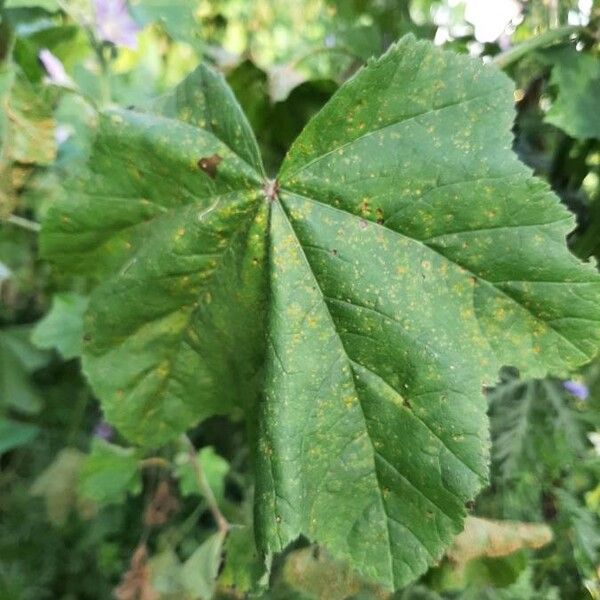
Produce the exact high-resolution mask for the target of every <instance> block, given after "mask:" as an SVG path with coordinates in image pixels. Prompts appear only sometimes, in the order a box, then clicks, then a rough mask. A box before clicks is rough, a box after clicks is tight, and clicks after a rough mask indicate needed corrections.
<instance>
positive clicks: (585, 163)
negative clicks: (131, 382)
mask: <svg viewBox="0 0 600 600" xmlns="http://www.w3.org/2000/svg"><path fill="white" fill-rule="evenodd" d="M481 4H484V3H477V2H468V3H466V6H465V3H463V2H459V1H452V2H451V1H447V2H442V1H429V0H413V1H412V2H409V1H403V0H396V1H393V0H378V1H373V2H369V1H363V0H351V1H347V0H339V1H337V0H329V1H327V2H325V1H322V0H302V1H298V2H290V3H283V2H279V1H277V0H271V1H269V0H258V1H255V2H254V1H253V2H247V1H245V0H213V1H210V2H209V1H201V0H197V1H196V0H177V1H172V2H158V1H157V0H137V1H134V2H131V3H130V5H129V7H128V11H129V12H123V10H120V9H119V5H120V3H119V2H116V3H106V2H100V1H99V0H98V1H97V2H96V3H95V4H91V3H88V2H86V0H39V1H37V2H36V1H34V0H4V2H0V6H1V7H2V8H1V12H0V16H1V21H0V104H1V111H0V144H1V145H0V218H1V219H2V221H3V222H2V224H0V294H1V303H0V326H1V330H0V453H1V456H0V466H1V472H0V598H2V599H4V598H6V599H7V600H12V599H20V598H23V599H28V598H32V599H33V598H35V599H39V598H59V599H67V598H77V599H79V598H82V599H87V598H90V599H92V598H94V599H95V598H110V597H117V598H119V599H121V600H133V599H136V598H139V599H144V600H149V599H155V598H183V599H185V598H190V599H192V598H210V597H213V596H214V597H221V598H242V597H245V596H246V595H249V594H250V595H253V596H258V597H264V598H282V599H283V598H298V599H300V598H301V599H304V598H307V599H308V598H323V599H329V598H331V599H333V598H339V599H343V598H363V599H368V598H383V597H386V596H385V594H384V592H383V591H382V590H379V589H377V588H376V587H374V586H372V585H371V584H369V583H368V582H364V581H361V580H360V579H359V578H357V577H356V576H355V575H354V574H353V573H352V572H351V571H350V570H349V569H348V568H347V567H346V566H345V565H343V564H338V563H336V562H334V561H332V560H331V559H330V558H329V557H327V556H326V555H325V554H324V553H323V552H321V551H320V550H319V549H318V548H314V547H310V546H307V545H306V544H304V543H302V542H301V541H300V542H299V543H298V544H297V546H296V547H294V548H290V549H289V550H288V551H287V552H286V553H285V555H284V556H282V557H279V558H278V559H277V561H276V563H275V564H274V566H273V571H272V574H271V576H270V582H269V583H270V585H269V586H268V587H269V589H267V581H266V580H265V575H264V569H263V565H261V562H260V560H259V559H258V557H257V556H256V551H255V549H254V547H253V543H252V536H251V535H250V531H249V526H250V523H251V511H252V508H251V506H252V477H251V473H250V469H249V467H250V464H249V456H248V451H247V445H246V439H245V437H246V434H245V430H244V427H243V425H242V423H241V421H237V420H236V419H231V420H225V419H221V418H213V419H211V420H209V421H206V422H205V423H203V424H202V425H201V426H199V427H198V428H196V429H195V430H193V431H190V432H189V435H188V436H186V437H184V438H182V439H181V440H179V442H177V443H173V444H170V445H168V446H164V447H159V448H155V449H153V450H152V451H147V450H143V451H142V450H140V449H139V448H136V447H129V446H128V445H127V444H126V443H125V441H124V440H123V439H122V438H120V437H119V433H118V432H116V431H114V430H113V429H112V428H111V427H110V426H108V425H107V424H106V423H105V422H104V421H103V420H102V415H101V412H100V409H99V406H98V404H97V402H96V400H95V398H94V397H93V395H92V393H91V392H90V390H89V388H88V387H87V385H86V383H85V381H84V379H83V377H82V374H81V368H80V364H79V359H78V357H79V355H80V352H81V338H82V331H83V327H82V317H83V313H84V311H85V309H86V307H87V301H88V300H87V298H88V293H89V291H90V289H91V288H92V287H93V285H94V283H95V281H94V276H93V275H89V276H85V275H79V276H77V277H73V276H70V275H67V274H65V273H62V272H61V271H60V270H58V269H53V270H52V269H50V268H49V266H48V265H47V264H46V263H45V262H43V261H41V260H40V259H39V257H38V256H39V255H38V248H37V244H38V240H37V229H38V226H37V223H38V222H40V220H41V219H42V218H43V216H44V214H45V213H46V211H47V210H48V207H49V206H50V205H51V204H52V202H53V199H54V198H55V197H56V193H57V189H58V185H59V183H60V182H61V181H62V180H63V179H64V178H65V177H66V176H67V175H68V174H69V173H72V172H74V171H76V170H77V169H78V168H79V167H80V166H81V164H82V162H83V161H84V160H85V158H86V156H87V152H88V144H89V140H90V137H91V132H92V131H93V130H94V127H95V125H96V116H95V109H96V108H98V107H103V106H107V105H109V104H110V103H118V104H121V105H124V106H128V105H132V106H143V105H145V104H146V103H148V101H149V100H150V99H151V98H153V97H155V96H156V95H159V94H161V93H162V92H164V91H166V90H167V89H169V88H170V87H172V86H173V85H175V84H176V83H178V82H179V81H180V80H181V79H182V78H183V77H184V76H185V75H187V74H188V73H189V72H191V71H192V70H193V68H194V67H195V66H196V64H197V63H198V61H199V60H201V59H202V60H205V61H208V62H210V63H213V64H214V65H216V67H217V68H218V69H220V70H222V71H223V72H224V73H225V75H226V77H227V80H228V82H229V83H230V85H231V86H232V88H233V90H234V91H235V93H236V95H237V97H238V99H239V101H240V103H241V104H242V106H243V108H244V110H245V112H246V114H247V115H248V116H249V119H250V121H251V124H252V126H253V128H254V130H255V131H256V133H257V137H258V140H259V144H260V146H261V151H262V153H263V156H264V157H265V162H266V167H267V170H268V171H269V172H274V171H275V170H276V169H277V167H278V166H279V164H280V163H281V161H282V159H283V155H284V153H285V152H286V150H287V149H288V148H289V146H290V144H291V142H292V141H293V140H294V138H295V137H296V136H297V135H298V133H299V132H300V131H301V130H302V128H303V127H304V125H305V124H306V122H307V121H308V119H309V118H310V117H311V116H313V115H314V114H315V113H316V111H318V110H319V109H320V108H321V107H322V106H323V105H324V103H325V102H326V101H327V100H328V98H329V97H330V96H331V95H332V93H333V92H334V91H335V90H336V89H337V87H338V86H339V85H340V84H341V83H342V82H343V81H345V80H346V79H347V78H348V77H349V76H350V75H351V74H352V73H353V72H355V71H356V69H357V68H358V67H359V66H360V65H362V64H363V63H364V62H365V61H366V60H367V59H368V58H369V57H370V56H371V55H378V54H380V53H381V52H382V51H383V50H384V49H385V48H386V47H387V46H388V45H389V44H390V43H391V42H392V41H394V40H396V39H397V38H398V37H399V36H401V35H402V34H404V33H408V32H412V33H414V34H415V35H416V36H417V37H419V38H424V39H432V40H435V42H436V43H438V44H443V45H445V46H447V47H450V48H453V49H454V50H456V51H458V52H462V53H470V54H475V55H480V56H482V57H484V60H494V61H496V62H497V64H498V65H500V66H501V67H502V68H503V69H504V70H505V71H506V72H507V73H508V75H509V76H510V77H512V78H513V80H514V81H515V84H516V92H515V103H516V107H517V111H518V117H517V121H516V123H515V129H514V132H515V142H514V149H515V151H516V152H517V153H518V155H519V156H520V158H521V160H522V161H524V162H525V163H526V164H528V165H529V166H530V167H531V168H532V169H533V170H534V171H535V172H536V173H537V174H538V175H539V176H541V177H543V178H544V179H546V180H547V181H548V182H549V183H550V184H551V185H552V187H553V189H554V190H555V191H556V192H557V193H558V194H559V196H560V198H561V200H562V201H563V202H564V203H565V204H566V206H567V207H568V208H569V209H571V210H572V211H573V212H574V213H575V214H576V215H577V220H578V226H577V228H576V230H575V231H574V232H572V234H571V235H570V236H569V244H570V247H571V250H572V251H573V252H574V253H575V254H576V255H578V256H580V257H581V258H583V259H589V260H595V258H597V257H598V255H599V254H600V142H599V139H600V113H599V112H598V110H597V102H598V97H599V92H600V56H599V53H598V52H599V42H598V40H599V31H600V12H599V8H598V7H597V6H594V5H593V3H592V2H586V1H580V2H576V1H574V0H573V1H550V0H549V1H547V2H544V1H542V0H530V1H528V2H522V3H517V2H515V3H511V2H490V3H489V4H488V3H485V4H487V10H488V11H490V12H491V13H493V14H492V16H493V19H491V21H492V22H493V23H494V24H495V25H496V28H497V27H498V24H500V25H501V26H502V27H501V28H500V29H499V30H498V31H490V26H489V22H490V19H488V21H487V22H488V24H487V25H486V22H485V21H484V20H482V19H481V18H480V17H479V16H478V12H477V6H478V5H479V7H481ZM109 5H112V11H111V10H109V9H110V8H111V6H109ZM492 6H493V9H492V8H490V7H492ZM115 7H116V8H115ZM503 8H504V12H503V10H502V9H503ZM494 11H497V12H494ZM479 12H481V8H480V9H479ZM129 14H130V15H131V17H129V16H128V15H129ZM488 16H489V15H488ZM101 17H102V18H101ZM467 19H468V20H467ZM48 52H49V53H51V54H48ZM486 393H487V398H488V400H489V412H490V417H491V424H492V441H493V446H492V456H493V462H492V481H491V485H490V486H489V488H488V489H487V490H486V491H485V492H484V493H482V494H481V496H480V497H479V499H478V500H477V502H476V504H475V505H474V506H472V507H470V509H471V511H472V514H473V515H475V516H476V517H478V518H479V520H478V519H475V520H472V521H469V526H468V527H467V529H466V531H465V533H464V534H463V536H466V537H463V538H462V539H460V540H458V541H457V543H456V544H455V546H454V547H453V548H452V549H451V551H450V552H449V553H448V556H447V558H446V559H444V561H443V562H442V563H441V564H440V565H439V566H438V567H436V568H434V569H432V570H430V571H429V572H428V573H427V574H426V575H425V576H424V577H423V579H422V580H421V581H420V582H418V583H417V584H415V585H414V586H411V587H410V588H408V589H406V590H402V591H399V592H398V593H397V594H396V596H395V597H397V598H440V597H442V598H445V597H447V598H491V599H495V598H506V599H513V598H514V599H520V598H523V599H529V598H532V599H533V598H540V599H541V598H580V597H581V598H586V597H592V598H600V584H599V581H598V579H599V573H598V568H599V565H600V558H599V553H600V524H599V522H598V518H599V517H600V420H599V417H598V415H599V414H600V413H599V412H598V410H599V409H600V363H598V362H596V363H592V364H591V365H589V366H588V367H586V368H585V369H584V370H583V371H582V372H581V373H576V374H573V376H572V380H570V381H569V382H566V383H565V382H563V381H560V380H557V379H554V378H552V377H549V378H547V379H544V380H535V381H531V380H522V379H520V378H519V374H518V373H517V372H514V371H513V370H511V369H509V368H507V369H505V370H503V371H502V373H500V374H499V382H498V385H497V386H496V387H494V388H493V389H489V390H487V392H486ZM216 508H218V510H215V509H216ZM219 515H223V516H224V517H225V518H226V519H227V520H228V521H229V522H230V523H234V524H235V526H233V528H232V530H231V531H230V533H229V535H228V536H227V537H226V538H225V536H224V535H223V533H222V531H220V530H219V529H218V528H217V527H216V526H215V525H216V523H215V520H217V521H218V518H219ZM490 520H497V521H504V520H513V521H519V522H522V525H521V526H519V527H517V526H508V527H506V526H505V527H503V526H502V525H501V524H499V523H495V522H493V523H491V522H490ZM526 523H528V524H536V525H535V526H534V525H525V524H526ZM217 524H218V523H217ZM223 545H224V552H225V553H226V556H227V560H226V562H225V563H224V565H222V564H221V554H222V548H223Z"/></svg>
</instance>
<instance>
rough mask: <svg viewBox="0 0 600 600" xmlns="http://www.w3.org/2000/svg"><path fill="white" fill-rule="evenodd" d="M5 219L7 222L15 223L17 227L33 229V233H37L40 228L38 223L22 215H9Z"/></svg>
mask: <svg viewBox="0 0 600 600" xmlns="http://www.w3.org/2000/svg"><path fill="white" fill-rule="evenodd" d="M5 221H6V222H7V223H11V224H12V225H16V226H17V227H21V228H22V229H27V231H33V232H34V233H39V232H40V230H41V228H42V227H41V225H40V224H39V223H36V222H35V221H30V220H29V219H25V218H24V217H18V216H17V215H10V216H8V217H7V218H6V219H5Z"/></svg>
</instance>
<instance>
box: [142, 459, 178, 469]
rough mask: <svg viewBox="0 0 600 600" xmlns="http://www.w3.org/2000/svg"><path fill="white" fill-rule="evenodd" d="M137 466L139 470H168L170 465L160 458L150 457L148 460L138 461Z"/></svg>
mask: <svg viewBox="0 0 600 600" xmlns="http://www.w3.org/2000/svg"><path fill="white" fill-rule="evenodd" d="M139 466H140V468H141V469H148V468H152V467H160V468H161V469H168V468H169V467H170V466H171V463H170V462H169V461H168V460H166V459H165V458H162V457H161V456H150V457H149V458H144V459H142V460H140V462H139Z"/></svg>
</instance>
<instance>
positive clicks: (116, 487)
mask: <svg viewBox="0 0 600 600" xmlns="http://www.w3.org/2000/svg"><path fill="white" fill-rule="evenodd" d="M141 490H142V479H141V474H140V467H139V456H138V455H137V453H136V451H135V450H134V449H133V448H122V447H120V446H115V445H114V444H110V443H109V442H106V441H104V440H102V439H98V438H95V439H94V440H93V442H92V448H91V452H90V454H88V455H86V456H85V457H84V459H83V460H82V462H81V467H80V471H79V485H78V491H79V494H80V495H81V497H82V498H84V499H86V500H92V501H93V502H94V503H95V504H97V505H99V506H105V505H109V504H119V503H121V502H124V501H125V499H126V497H127V494H128V493H130V494H139V493H140V492H141Z"/></svg>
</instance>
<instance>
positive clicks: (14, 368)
mask: <svg viewBox="0 0 600 600" xmlns="http://www.w3.org/2000/svg"><path fill="white" fill-rule="evenodd" d="M30 333H31V329H30V328H29V327H12V328H8V329H3V330H0V406H4V407H10V408H12V409H14V410H16V411H19V412H22V413H25V414H35V413H37V412H39V410H40V409H41V407H42V399H41V397H40V394H39V392H38V390H37V389H36V388H35V386H34V385H33V383H32V381H31V375H32V373H34V372H35V371H37V370H38V369H41V368H42V367H44V366H45V365H46V364H47V363H48V361H49V358H50V357H49V355H48V353H47V352H43V351H40V350H38V349H37V348H34V347H33V346H32V345H31V343H30V341H29V336H30Z"/></svg>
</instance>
